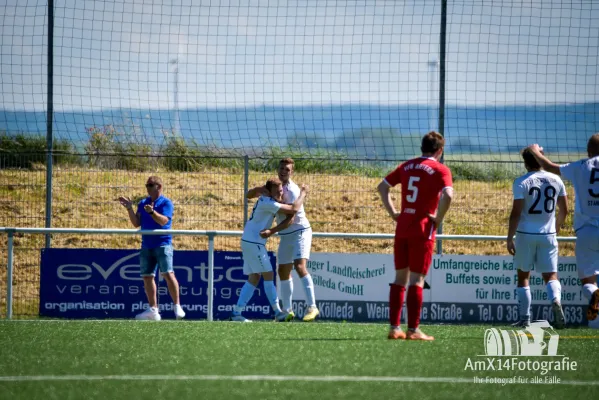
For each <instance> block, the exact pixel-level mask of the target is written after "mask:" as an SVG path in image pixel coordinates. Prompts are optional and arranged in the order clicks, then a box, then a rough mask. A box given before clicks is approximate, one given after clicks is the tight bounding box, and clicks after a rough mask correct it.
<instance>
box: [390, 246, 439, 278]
mask: <svg viewBox="0 0 599 400" xmlns="http://www.w3.org/2000/svg"><path fill="white" fill-rule="evenodd" d="M434 250H435V241H434V240H430V239H425V238H397V237H396V238H395V244H394V246H393V259H394V261H395V269H396V270H398V269H404V268H408V267H409V268H410V272H415V273H417V274H422V275H426V274H427V273H428V269H429V268H430V266H431V263H432V261H433V252H434Z"/></svg>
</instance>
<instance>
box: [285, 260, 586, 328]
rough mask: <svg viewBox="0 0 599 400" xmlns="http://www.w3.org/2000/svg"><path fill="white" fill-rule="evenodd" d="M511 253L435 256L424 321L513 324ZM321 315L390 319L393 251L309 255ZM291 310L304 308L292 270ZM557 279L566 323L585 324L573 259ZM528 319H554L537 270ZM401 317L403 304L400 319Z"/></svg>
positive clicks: (563, 262)
mask: <svg viewBox="0 0 599 400" xmlns="http://www.w3.org/2000/svg"><path fill="white" fill-rule="evenodd" d="M512 261H513V259H512V257H511V256H472V255H468V256H464V255H441V256H437V255H435V256H434V258H433V263H432V265H431V268H430V270H429V273H428V276H427V278H426V281H427V283H428V284H429V285H430V289H428V290H425V291H424V299H423V300H424V305H423V312H422V316H421V320H422V321H423V322H448V323H477V322H481V323H483V322H500V323H501V322H505V323H507V322H514V321H515V320H516V319H517V318H518V308H517V298H516V286H517V270H516V269H515V268H514V265H513V262H512ZM308 270H309V271H310V274H311V275H312V280H313V282H314V290H315V295H316V301H317V306H318V307H319V309H320V311H321V318H322V319H341V320H354V321H375V320H380V321H383V320H386V319H388V317H389V307H388V305H389V284H390V283H391V282H393V280H394V277H395V269H394V266H393V255H391V254H343V253H312V255H311V259H310V260H309V261H308ZM292 275H293V285H294V291H293V300H294V310H295V311H296V314H298V316H300V317H301V315H303V312H304V304H305V298H306V295H305V290H304V288H303V284H302V282H301V281H300V279H299V278H298V276H297V274H296V273H295V272H294V273H293V274H292ZM558 279H559V281H560V283H561V286H562V304H563V308H564V313H565V314H566V322H567V323H569V324H570V325H578V324H583V323H586V319H585V312H586V305H587V304H588V303H587V301H586V299H585V298H584V297H583V295H582V290H581V286H580V281H579V279H578V275H577V269H576V260H575V259H574V257H562V258H560V259H559V265H558ZM530 290H531V295H532V299H533V300H532V305H533V306H532V314H533V315H532V318H533V319H545V320H550V321H551V320H552V315H551V307H550V302H549V300H548V299H547V290H546V285H545V283H544V281H543V278H542V276H541V274H539V273H536V272H534V271H533V272H532V274H531V278H530ZM404 319H405V308H404V315H403V316H402V320H404Z"/></svg>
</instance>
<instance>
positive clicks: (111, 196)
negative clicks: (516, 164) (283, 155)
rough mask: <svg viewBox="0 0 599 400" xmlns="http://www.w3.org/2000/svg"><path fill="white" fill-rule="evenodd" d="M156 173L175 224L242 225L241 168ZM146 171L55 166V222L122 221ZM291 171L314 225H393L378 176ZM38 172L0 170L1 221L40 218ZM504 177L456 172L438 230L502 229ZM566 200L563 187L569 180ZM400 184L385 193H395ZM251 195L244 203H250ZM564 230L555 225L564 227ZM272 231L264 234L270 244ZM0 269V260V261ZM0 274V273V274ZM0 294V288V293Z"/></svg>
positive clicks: (359, 247)
mask: <svg viewBox="0 0 599 400" xmlns="http://www.w3.org/2000/svg"><path fill="white" fill-rule="evenodd" d="M156 173H157V174H158V175H161V176H162V177H163V180H164V182H165V195H166V196H168V197H170V198H171V199H173V201H174V203H175V219H174V225H173V227H174V228H175V229H201V230H203V229H210V230H236V231H240V230H242V228H243V217H244V198H243V194H244V190H243V174H242V173H241V172H238V171H231V170H229V169H224V168H212V169H207V170H205V171H202V172H193V173H191V172H186V173H184V172H167V171H157V172H156ZM148 175H149V174H148V173H145V172H144V173H142V172H132V171H126V170H111V171H106V170H93V169H86V168H62V169H56V170H55V173H54V190H53V213H52V218H53V221H52V224H53V226H54V227H65V228H66V227H69V228H131V226H130V224H129V221H128V218H127V215H126V212H125V210H124V209H123V208H122V207H121V206H120V205H119V204H118V202H117V198H118V196H119V195H127V196H130V197H131V198H133V199H136V200H139V199H141V198H143V197H144V195H145V188H144V187H143V184H144V183H145V180H146V179H147V177H148ZM272 175H274V174H263V173H256V172H250V177H249V186H250V187H252V186H255V185H261V184H263V183H264V182H265V181H266V179H267V178H269V177H271V176H272ZM294 180H295V181H296V182H298V183H307V184H309V185H310V187H311V192H310V195H309V198H308V200H307V203H306V212H307V215H308V218H309V219H310V222H311V224H312V226H313V229H314V231H315V232H359V233H389V234H390V233H393V230H394V224H393V222H392V221H391V220H390V219H389V218H388V217H387V215H386V213H385V211H384V208H383V207H382V205H381V202H380V199H379V196H378V194H377V192H376V186H377V184H378V183H379V181H380V178H372V177H365V176H359V175H325V174H300V173H296V175H295V177H294ZM44 181H45V171H44V170H43V168H38V169H32V170H0V226H6V227H43V226H44V215H45V207H44V204H45V183H44ZM511 184H512V182H511V181H507V180H506V181H496V182H476V181H456V182H455V185H454V186H455V200H454V202H453V204H452V207H451V210H450V211H449V213H448V215H447V218H446V220H445V225H444V231H443V232H444V233H446V234H468V235H505V233H506V229H507V219H508V214H509V211H510V206H511ZM568 194H569V196H570V199H571V202H570V204H571V208H573V193H572V189H571V188H569V189H568ZM399 196H400V192H399V189H394V191H393V198H394V200H395V201H398V199H399ZM252 203H253V201H250V203H249V210H248V212H251V208H252ZM571 222H572V221H571V215H570V216H569V218H568V221H567V224H568V226H569V227H570V228H569V229H566V230H564V231H563V232H562V233H561V234H562V235H564V236H571V235H573V232H572V230H571ZM43 243H44V242H43V237H42V236H40V235H18V236H17V237H16V238H15V245H16V250H15V266H16V276H15V291H16V295H17V296H18V297H19V298H22V300H25V299H32V300H31V301H35V300H33V299H35V298H36V291H37V287H38V280H39V277H38V274H37V270H38V267H39V249H40V248H41V247H43ZM139 244H140V237H139V236H121V235H118V236H116V235H105V236H102V237H99V236H91V235H54V236H53V238H52V246H53V247H65V248H115V249H118V248H137V247H139ZM276 244H277V239H276V238H273V239H272V240H271V241H270V248H271V249H275V246H276ZM175 245H176V248H177V249H200V250H202V249H207V239H206V238H205V237H189V236H179V237H177V238H176V239H175ZM216 249H217V250H238V249H239V239H238V238H236V237H229V238H225V237H221V238H217V240H216ZM5 250H6V242H5V241H2V242H1V243H0V263H1V264H0V268H4V266H5V265H6V251H5ZM313 252H347V253H351V252H357V253H391V252H392V241H391V240H361V239H335V240H333V239H315V240H314V241H313ZM443 252H444V253H446V254H481V255H483V254H484V255H493V254H497V255H499V254H502V255H505V254H507V253H506V252H505V245H504V243H503V242H498V241H496V242H492V241H476V242H472V241H447V242H444V244H443ZM560 254H562V255H573V246H572V245H571V244H563V245H562V246H561V249H560ZM0 271H2V269H0ZM0 280H3V279H0ZM4 287H5V286H4V285H0V290H4V289H3V288H4ZM0 298H1V299H2V300H0V301H4V298H5V296H4V295H3V294H2V293H0Z"/></svg>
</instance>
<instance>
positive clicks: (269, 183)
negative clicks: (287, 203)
mask: <svg viewBox="0 0 599 400" xmlns="http://www.w3.org/2000/svg"><path fill="white" fill-rule="evenodd" d="M282 184H283V183H282V182H281V181H280V180H279V178H270V179H269V180H267V181H266V186H265V187H266V190H268V192H269V193H270V192H271V190H272V188H273V187H275V186H281V185H282Z"/></svg>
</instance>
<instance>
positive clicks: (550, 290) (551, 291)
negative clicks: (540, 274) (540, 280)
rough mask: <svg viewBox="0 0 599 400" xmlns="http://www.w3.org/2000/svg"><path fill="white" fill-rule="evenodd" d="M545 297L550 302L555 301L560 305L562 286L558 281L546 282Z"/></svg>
mask: <svg viewBox="0 0 599 400" xmlns="http://www.w3.org/2000/svg"><path fill="white" fill-rule="evenodd" d="M547 296H548V298H549V301H550V302H552V303H553V302H554V301H557V302H558V303H560V304H561V302H562V285H561V284H560V283H559V281H558V280H552V281H549V282H547Z"/></svg>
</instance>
